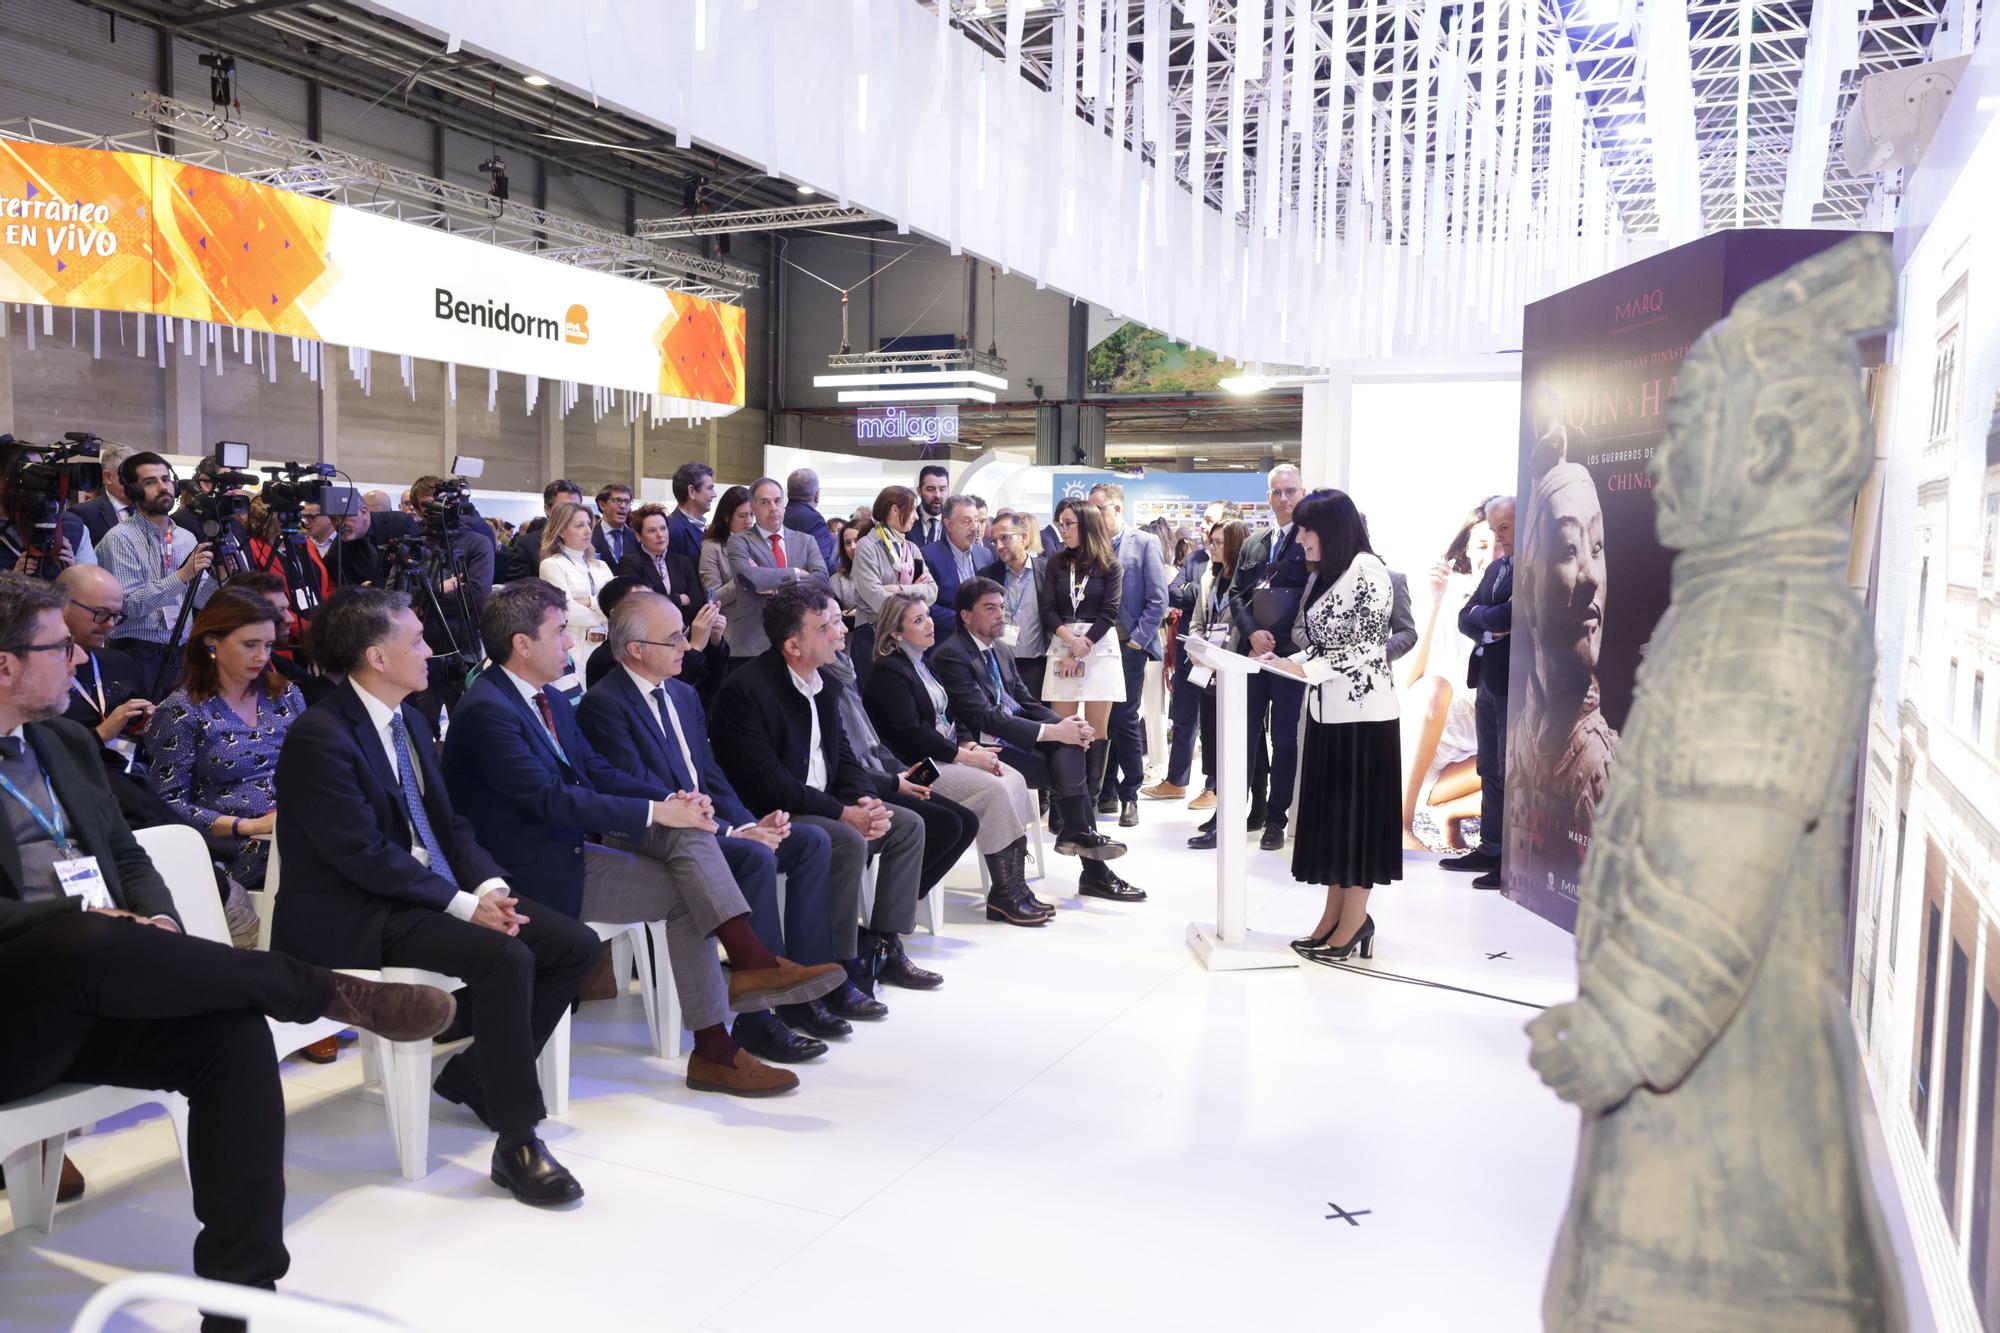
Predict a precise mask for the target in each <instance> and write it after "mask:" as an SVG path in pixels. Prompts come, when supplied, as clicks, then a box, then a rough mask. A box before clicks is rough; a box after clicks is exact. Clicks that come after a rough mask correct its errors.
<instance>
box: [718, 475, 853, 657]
mask: <svg viewBox="0 0 2000 1333" xmlns="http://www.w3.org/2000/svg"><path fill="white" fill-rule="evenodd" d="M750 505H751V508H753V509H754V510H755V511H756V514H757V522H756V523H755V524H754V525H752V526H751V528H750V529H749V531H747V532H739V533H737V534H736V535H735V536H733V537H731V538H730V539H729V545H728V547H727V548H726V549H727V551H728V553H729V568H730V570H731V572H732V573H734V574H735V575H736V577H737V578H738V579H740V580H743V581H745V582H747V583H749V584H750V585H751V586H752V587H753V588H754V589H755V590H756V592H757V595H758V596H759V597H768V596H769V595H770V594H772V593H774V592H776V591H777V590H778V589H779V588H781V587H783V586H785V585H786V584H788V583H801V582H805V581H808V580H817V581H818V582H819V583H821V584H823V585H826V586H827V587H828V588H829V589H830V588H831V584H830V583H828V579H827V572H828V571H827V567H826V557H825V556H824V555H823V554H821V553H820V549H819V543H818V542H816V541H814V540H813V539H812V538H811V537H810V536H808V535H807V534H806V533H803V532H794V531H792V530H791V529H789V528H787V527H786V526H785V484H784V483H783V482H781V481H779V480H778V479H777V478H776V477H759V478H758V479H757V481H756V483H755V484H754V485H752V486H751V487H750ZM724 633H725V635H726V637H727V638H728V641H729V656H730V657H731V658H732V659H741V658H745V657H755V656H757V655H758V654H759V653H761V652H763V651H764V650H765V649H766V648H769V647H770V646H771V641H770V640H769V639H767V638H765V637H764V625H763V617H762V616H761V615H756V616H731V617H730V618H729V628H728V629H727V630H726V631H724ZM732 664H734V663H732Z"/></svg>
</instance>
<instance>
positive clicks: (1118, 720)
mask: <svg viewBox="0 0 2000 1333" xmlns="http://www.w3.org/2000/svg"><path fill="white" fill-rule="evenodd" d="M1090 502H1091V504H1093V505H1095V506H1097V512H1098V513H1100V514H1102V515H1103V516H1104V525H1105V527H1106V528H1107V529H1109V530H1110V532H1111V533H1112V534H1113V536H1112V538H1111V549H1112V550H1113V551H1114V552H1116V553H1117V556H1118V563H1119V564H1121V565H1123V566H1124V567H1125V584H1124V587H1125V595H1124V598H1123V600H1122V601H1121V602H1120V603H1119V606H1118V639H1119V656H1120V657H1121V658H1122V659H1123V661H1124V666H1125V701H1124V702H1123V703H1118V704H1113V705H1112V706H1111V719H1110V723H1109V730H1110V732H1111V767H1110V769H1109V770H1108V774H1107V776H1106V779H1105V781H1106V782H1107V783H1111V784H1114V785H1115V786H1116V787H1117V792H1116V795H1117V800H1118V826H1119V827H1120V828H1131V827H1133V826H1134V825H1136V824H1137V823H1138V822H1139V784H1140V783H1141V782H1144V781H1145V780H1146V732H1145V727H1144V726H1143V725H1142V724H1141V723H1140V720H1139V708H1140V704H1141V703H1142V702H1143V700H1144V697H1145V693H1146V664H1147V663H1148V662H1157V661H1159V660H1160V656H1161V653H1160V622H1161V621H1162V620H1164V619H1166V616H1167V557H1166V553H1165V552H1163V551H1162V550H1161V549H1160V539H1159V538H1158V537H1155V536H1154V535H1153V534H1152V533H1150V532H1146V531H1144V530H1143V529H1140V528H1131V527H1127V526H1125V488H1124V487H1123V486H1120V485H1119V484H1118V483H1117V482H1115V481H1107V482H1100V483H1099V484H1097V485H1096V486H1093V487H1091V488H1090ZM1101 795H1102V794H1101V793H1100V796H1101ZM1099 813H1100V814H1105V813H1109V812H1108V811H1105V810H1103V809H1102V807H1100V808H1099Z"/></svg>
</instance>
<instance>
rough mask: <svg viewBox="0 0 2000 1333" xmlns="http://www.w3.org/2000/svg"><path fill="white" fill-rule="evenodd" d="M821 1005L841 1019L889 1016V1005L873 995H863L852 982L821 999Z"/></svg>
mask: <svg viewBox="0 0 2000 1333" xmlns="http://www.w3.org/2000/svg"><path fill="white" fill-rule="evenodd" d="M820 1003H821V1004H823V1005H825V1006H826V1007H827V1009H828V1010H829V1011H830V1012H832V1013H833V1014H835V1015H837V1016H838V1017H841V1018H859V1019H876V1018H887V1017H888V1016H889V1006H888V1005H886V1004H884V1003H882V1002H881V1001H880V1000H878V999H876V998H875V997H874V996H872V995H863V994H862V993H861V990H860V988H859V987H857V986H856V985H855V984H854V983H853V982H851V981H850V982H848V983H847V984H846V985H844V986H842V987H841V988H840V989H839V990H837V991H834V992H833V993H832V994H830V995H827V996H826V997H824V998H823V999H821V1001H820Z"/></svg>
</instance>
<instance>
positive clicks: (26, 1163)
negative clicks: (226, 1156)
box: [0, 1083, 192, 1235]
mask: <svg viewBox="0 0 2000 1333" xmlns="http://www.w3.org/2000/svg"><path fill="white" fill-rule="evenodd" d="M140 1106H159V1107H162V1108H164V1109H165V1111H166V1113H167V1119H168V1120H169V1121H171V1122H172V1123H173V1127H174V1141H175V1142H176V1143H177V1144H179V1145H180V1150H181V1170H182V1172H183V1173H185V1172H186V1171H187V1121H188V1108H187V1098H185V1097H183V1096H181V1095H180V1094H179V1093H177V1092H145V1091H140V1090H138V1089H134V1088H114V1087H110V1086H108V1085H102V1084H95V1083H58V1084H56V1085H55V1086H53V1087H50V1088H44V1089H43V1090H42V1091H40V1092H38V1093H36V1094H35V1095H34V1096H32V1097H23V1098H21V1099H20V1100H19V1101H12V1102H6V1103H4V1104H0V1171H5V1172H6V1175H7V1202H8V1205H9V1207H11V1208H12V1209H13V1212H14V1225H15V1227H16V1228H19V1229H29V1228H32V1229H33V1230H36V1231H39V1232H42V1233H43V1234H44V1235H46V1234H47V1233H48V1232H49V1231H50V1230H52V1229H53V1228H54V1226H55V1218H56V1187H57V1185H58V1184H59V1183H60V1182H61V1179H62V1162H63V1148H64V1147H65V1146H66V1145H67V1144H68V1142H69V1137H70V1135H71V1134H72V1133H75V1132H77V1131H78V1130H80V1129H83V1128H87V1127H88V1126H91V1125H94V1124H96V1123H97V1122H98V1121H100V1120H108V1119H110V1118H111V1117H112V1116H116V1115H123V1114H125V1112H127V1111H130V1110H132V1109H134V1108H135V1107H140ZM189 1183H190V1185H191V1184H192V1178H190V1182H189Z"/></svg>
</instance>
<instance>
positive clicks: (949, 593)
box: [923, 495, 997, 643]
mask: <svg viewBox="0 0 2000 1333" xmlns="http://www.w3.org/2000/svg"><path fill="white" fill-rule="evenodd" d="M984 529H985V525H984V524H983V523H981V522H980V521H979V502H978V501H977V500H975V499H973V497H971V496H969V495H953V496H949V497H947V498H946V500H945V502H944V536H942V537H940V538H938V539H937V540H936V541H934V542H932V543H931V544H930V545H929V546H926V547H924V550H923V555H924V564H925V565H926V566H928V567H929V569H930V571H931V577H932V578H934V579H936V580H937V586H938V594H937V603H936V605H934V606H932V607H931V619H932V620H934V621H936V622H937V641H938V642H939V643H943V642H944V641H945V640H946V639H949V638H950V637H951V636H952V635H954V634H956V633H958V613H957V612H956V611H954V610H952V604H953V603H952V599H953V598H955V597H957V596H958V586H959V585H960V584H961V583H964V582H965V581H966V580H967V579H976V578H992V577H993V576H994V569H993V566H994V565H995V563H997V562H996V561H995V560H994V557H993V552H992V551H991V550H989V549H987V546H986V544H985V543H984V542H983V541H981V540H980V535H981V533H982V532H983V531H984Z"/></svg>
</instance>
